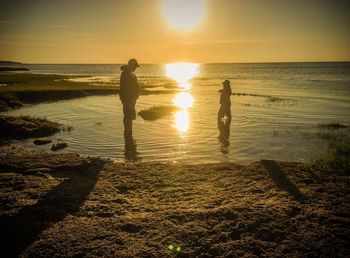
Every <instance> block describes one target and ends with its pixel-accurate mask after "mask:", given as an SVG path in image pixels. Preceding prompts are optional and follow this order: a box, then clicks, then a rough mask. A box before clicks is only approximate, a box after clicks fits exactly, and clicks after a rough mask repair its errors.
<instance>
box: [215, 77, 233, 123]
mask: <svg viewBox="0 0 350 258" xmlns="http://www.w3.org/2000/svg"><path fill="white" fill-rule="evenodd" d="M222 84H223V89H221V90H219V92H220V93H221V95H220V105H221V106H220V109H219V112H218V124H219V122H220V121H221V120H222V119H223V118H224V117H225V116H226V117H227V119H228V120H230V123H231V94H232V90H231V85H230V81H229V80H225V81H224V82H223V83H222Z"/></svg>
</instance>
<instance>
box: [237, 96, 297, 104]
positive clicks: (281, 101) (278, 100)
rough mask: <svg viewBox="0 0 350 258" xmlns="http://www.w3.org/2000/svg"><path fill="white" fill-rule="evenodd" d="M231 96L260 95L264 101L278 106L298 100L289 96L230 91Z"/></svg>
mask: <svg viewBox="0 0 350 258" xmlns="http://www.w3.org/2000/svg"><path fill="white" fill-rule="evenodd" d="M232 95H233V96H243V97H245V96H248V97H261V98H264V99H265V102H266V103H268V104H278V105H280V106H295V105H296V104H297V103H298V101H297V100H295V99H289V98H280V97H276V96H271V95H264V94H253V93H232Z"/></svg>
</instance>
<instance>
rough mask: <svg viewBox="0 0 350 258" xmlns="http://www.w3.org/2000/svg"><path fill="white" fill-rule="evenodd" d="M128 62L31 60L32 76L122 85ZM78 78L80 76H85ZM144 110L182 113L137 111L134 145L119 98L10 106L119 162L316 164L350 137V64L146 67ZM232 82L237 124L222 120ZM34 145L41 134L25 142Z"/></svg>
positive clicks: (86, 150)
mask: <svg viewBox="0 0 350 258" xmlns="http://www.w3.org/2000/svg"><path fill="white" fill-rule="evenodd" d="M120 66H121V64H28V65H25V67H27V68H29V69H30V72H31V73H39V74H42V73H45V74H64V75H69V76H72V77H71V78H68V80H72V81H81V82H85V83H87V84H91V85H96V86H98V85H101V86H103V85H109V86H115V87H119V77H120V73H121V70H120ZM76 75H79V77H76ZM136 75H137V77H138V81H139V84H140V86H141V87H144V88H145V89H147V90H149V91H150V92H151V93H152V91H154V94H147V95H141V96H140V97H139V99H138V101H137V105H136V109H137V111H141V110H146V109H149V108H152V107H154V106H170V105H174V106H177V107H178V110H177V111H175V112H173V113H169V114H168V115H166V116H164V117H162V118H160V119H157V120H154V121H147V120H144V119H143V118H142V117H140V116H137V119H136V120H135V121H134V124H133V141H132V142H130V141H129V140H127V141H125V139H124V136H123V122H122V121H123V113H122V106H121V103H120V100H119V96H118V95H108V96H90V97H85V98H80V99H71V100H62V101H57V102H48V103H42V104H37V105H28V106H25V107H23V108H21V109H17V110H11V111H8V112H6V114H7V115H31V116H37V117H45V118H47V119H49V120H54V121H57V122H60V123H62V124H65V125H67V126H72V127H73V130H71V131H65V132H61V133H58V134H56V135H54V136H53V137H52V138H53V139H54V141H55V142H59V141H65V142H67V143H68V147H67V148H66V149H64V150H62V151H63V152H76V153H80V154H82V155H89V156H101V157H106V158H111V159H113V160H114V161H116V162H119V161H127V162H140V161H143V162H150V161H156V162H174V163H178V162H182V163H212V162H236V163H240V164H249V163H251V162H254V161H259V160H261V159H274V160H286V161H302V162H308V161H312V160H316V159H318V158H320V157H322V156H323V155H325V154H326V153H327V150H328V148H329V146H330V144H331V143H332V142H334V141H336V140H338V141H345V140H348V139H349V132H350V129H349V128H350V127H349V126H350V63H349V62H323V63H247V64H238V63H232V64H231V63H225V64H196V63H170V64H141V67H140V68H139V69H137V71H136ZM226 79H227V80H230V81H231V88H232V92H233V95H232V96H231V102H232V106H231V112H232V120H231V122H230V121H229V120H228V119H226V118H224V119H223V120H220V121H218V118H217V113H218V110H219V107H220V103H219V99H220V93H219V90H220V89H222V82H223V81H224V80H226ZM20 142H21V143H22V144H23V145H25V146H27V147H29V148H42V149H48V150H49V149H50V146H40V147H38V146H34V144H33V139H28V140H24V141H20Z"/></svg>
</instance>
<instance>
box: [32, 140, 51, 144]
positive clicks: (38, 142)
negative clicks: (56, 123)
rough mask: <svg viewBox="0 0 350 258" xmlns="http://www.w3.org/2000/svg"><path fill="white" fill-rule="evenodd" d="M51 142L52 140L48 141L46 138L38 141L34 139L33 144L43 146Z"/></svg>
mask: <svg viewBox="0 0 350 258" xmlns="http://www.w3.org/2000/svg"><path fill="white" fill-rule="evenodd" d="M51 142H52V139H48V138H40V139H35V140H34V141H33V143H34V144H35V145H44V144H48V143H51Z"/></svg>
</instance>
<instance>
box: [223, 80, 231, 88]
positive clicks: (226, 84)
mask: <svg viewBox="0 0 350 258" xmlns="http://www.w3.org/2000/svg"><path fill="white" fill-rule="evenodd" d="M222 85H223V87H224V89H225V88H231V82H230V80H225V81H223V82H222Z"/></svg>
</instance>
